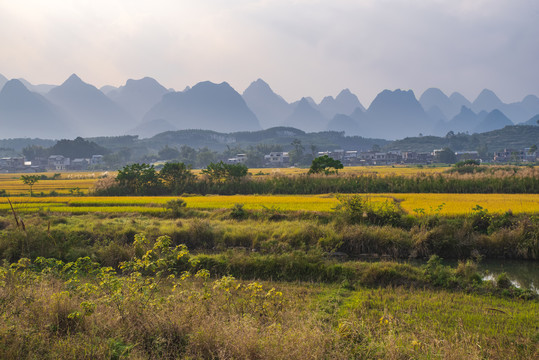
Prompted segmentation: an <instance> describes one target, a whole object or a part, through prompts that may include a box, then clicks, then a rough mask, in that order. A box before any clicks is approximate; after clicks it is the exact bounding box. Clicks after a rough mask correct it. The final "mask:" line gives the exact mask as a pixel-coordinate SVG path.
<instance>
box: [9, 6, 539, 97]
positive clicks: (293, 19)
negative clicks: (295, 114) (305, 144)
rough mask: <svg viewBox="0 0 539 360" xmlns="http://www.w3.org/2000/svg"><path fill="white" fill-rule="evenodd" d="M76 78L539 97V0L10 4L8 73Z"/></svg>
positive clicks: (311, 92)
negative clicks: (490, 92) (259, 80)
mask: <svg viewBox="0 0 539 360" xmlns="http://www.w3.org/2000/svg"><path fill="white" fill-rule="evenodd" d="M72 73H76V74H78V75H79V76H80V77H81V78H82V79H83V80H84V81H86V82H89V83H91V84H93V85H96V86H98V87H100V86H102V85H106V84H110V85H114V86H119V85H122V84H124V83H125V81H126V80H127V79H128V78H135V79H138V78H141V77H143V76H151V77H154V78H155V79H157V80H158V81H159V82H160V83H161V84H163V85H164V86H166V87H173V88H175V89H177V90H181V89H183V88H184V87H185V86H187V85H190V86H192V85H194V84H195V83H197V82H199V81H203V80H210V81H214V82H221V81H227V82H229V83H230V84H231V85H232V86H233V87H234V88H235V89H236V90H238V91H239V92H243V90H244V89H245V88H246V87H247V86H248V85H249V83H250V82H251V81H254V80H256V79H257V78H259V77H260V78H262V79H264V80H265V81H267V82H268V83H269V84H270V85H271V87H272V88H273V89H274V91H276V92H277V93H279V94H281V95H282V96H283V97H285V99H287V100H288V101H294V100H297V99H299V98H300V97H302V96H312V97H314V98H315V100H317V101H320V100H321V98H322V97H323V96H325V95H333V96H335V95H337V93H338V92H339V91H340V90H342V89H343V88H349V89H350V90H351V91H352V92H354V93H355V94H357V95H358V97H359V99H360V100H361V102H362V103H363V104H364V105H368V104H369V103H370V101H371V100H372V99H373V98H374V96H375V95H376V94H377V93H378V92H380V91H381V90H383V89H386V88H387V89H396V88H402V89H412V90H414V92H415V93H416V96H417V97H419V95H421V93H422V92H423V91H424V90H425V89H427V88H429V87H438V88H440V89H441V90H442V91H444V92H445V93H446V94H447V95H449V94H450V93H452V92H453V91H459V92H461V93H462V94H463V95H465V96H466V97H468V98H469V99H470V100H473V99H475V97H476V96H477V95H478V93H479V92H480V91H481V90H482V89H483V88H489V89H491V90H493V91H495V92H496V93H497V94H498V95H499V96H500V98H501V99H502V100H503V101H506V102H510V101H516V100H521V99H522V97H523V96H525V95H527V94H536V95H539V1H537V0H400V1H399V0H326V1H319V0H292V1H284V0H186V1H184V0H152V1H149V0H146V1H142V0H123V1H120V0H87V1H82V0H69V1H67V0H47V1H44V0H16V1H15V0H0V74H3V75H4V76H6V77H8V78H18V77H24V78H25V79H27V80H29V81H30V82H32V83H34V84H38V83H51V84H59V83H62V82H63V81H64V80H65V79H66V78H67V77H68V76H69V75H71V74H72Z"/></svg>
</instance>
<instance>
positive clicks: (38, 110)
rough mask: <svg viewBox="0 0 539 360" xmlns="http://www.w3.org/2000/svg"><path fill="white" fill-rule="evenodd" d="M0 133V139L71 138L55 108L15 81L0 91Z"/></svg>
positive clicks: (62, 117) (63, 120)
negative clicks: (0, 137)
mask: <svg viewBox="0 0 539 360" xmlns="http://www.w3.org/2000/svg"><path fill="white" fill-rule="evenodd" d="M0 129H1V136H2V138H17V137H41V138H50V139H59V138H62V137H67V136H73V135H74V134H75V132H74V131H73V129H72V128H71V127H70V124H69V121H68V120H67V118H66V117H65V116H64V114H62V112H61V110H60V109H59V108H57V107H56V106H54V105H53V104H52V103H51V102H50V101H48V100H47V99H46V98H45V97H43V96H42V95H40V94H37V93H34V92H31V91H30V90H28V89H27V88H26V87H25V86H24V84H23V83H22V82H21V81H19V80H16V79H13V80H9V81H8V82H6V83H5V84H4V86H3V87H2V90H0Z"/></svg>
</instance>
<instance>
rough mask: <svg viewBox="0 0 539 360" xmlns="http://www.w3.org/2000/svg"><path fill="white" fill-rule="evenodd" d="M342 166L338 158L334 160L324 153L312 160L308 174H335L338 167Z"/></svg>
mask: <svg viewBox="0 0 539 360" xmlns="http://www.w3.org/2000/svg"><path fill="white" fill-rule="evenodd" d="M342 168H343V164H342V163H341V162H340V160H335V159H333V158H332V157H329V156H327V155H324V156H320V157H317V158H316V159H314V160H313V162H312V164H311V168H310V169H309V172H308V174H319V173H322V172H323V173H324V174H326V175H329V174H337V173H338V171H339V169H342ZM332 169H333V170H332Z"/></svg>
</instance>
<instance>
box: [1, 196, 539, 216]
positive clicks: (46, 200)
mask: <svg viewBox="0 0 539 360" xmlns="http://www.w3.org/2000/svg"><path fill="white" fill-rule="evenodd" d="M362 195H363V196H365V197H367V198H368V199H369V200H371V201H374V202H384V201H396V202H398V203H399V204H400V206H401V208H402V209H403V210H404V211H406V212H407V213H409V214H419V213H424V214H435V213H438V214H440V215H465V214H470V213H472V212H473V210H472V209H473V208H474V207H476V206H477V205H479V206H481V207H482V208H484V209H486V210H487V211H489V212H491V213H503V212H506V211H511V212H513V213H514V214H519V213H528V214H534V213H539V195H537V194H362ZM173 199H178V197H172V196H139V197H137V196H129V197H91V196H56V197H14V198H12V199H11V201H12V204H13V206H14V208H15V209H16V210H17V211H20V212H36V211H50V212H70V213H85V212H109V213H110V212H114V213H121V212H133V213H161V212H163V211H165V209H164V206H165V204H166V203H167V202H168V201H170V200H173ZM183 199H184V200H185V202H186V203H187V207H188V208H195V209H227V208H232V207H233V206H234V205H235V204H243V205H244V208H245V209H250V210H260V209H270V210H278V211H308V212H309V211H317V212H331V211H334V210H335V208H336V207H337V205H339V200H338V199H337V197H336V196H335V195H334V194H323V195H231V196H222V195H207V196H188V197H183ZM0 211H4V212H5V211H10V205H9V203H8V200H7V198H0Z"/></svg>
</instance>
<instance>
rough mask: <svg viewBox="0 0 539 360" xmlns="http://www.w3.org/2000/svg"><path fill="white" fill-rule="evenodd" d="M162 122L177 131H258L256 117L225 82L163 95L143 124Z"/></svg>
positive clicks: (202, 83)
mask: <svg viewBox="0 0 539 360" xmlns="http://www.w3.org/2000/svg"><path fill="white" fill-rule="evenodd" d="M158 119H163V120H166V121H167V122H169V123H170V124H171V125H172V126H174V127H176V128H177V129H206V130H215V131H221V132H223V131H254V130H260V129H261V127H260V124H259V122H258V119H257V117H256V116H255V114H254V113H253V112H252V111H251V110H250V109H249V107H248V106H247V104H246V103H245V101H244V100H243V98H242V97H241V95H240V94H238V93H237V92H236V90H234V89H233V88H232V87H231V86H230V85H229V84H228V83H226V82H223V83H221V84H215V83H212V82H209V81H205V82H201V83H198V84H196V85H195V86H193V87H192V88H190V89H188V90H186V91H184V92H173V93H168V94H165V95H164V96H163V98H162V100H161V101H160V102H159V103H157V104H156V105H155V106H153V107H152V109H150V111H148V113H146V115H145V116H144V119H143V122H150V121H155V120H158Z"/></svg>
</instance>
